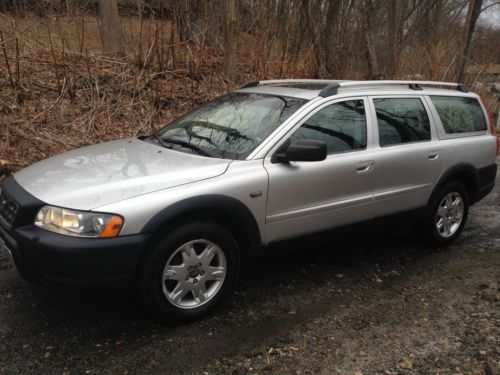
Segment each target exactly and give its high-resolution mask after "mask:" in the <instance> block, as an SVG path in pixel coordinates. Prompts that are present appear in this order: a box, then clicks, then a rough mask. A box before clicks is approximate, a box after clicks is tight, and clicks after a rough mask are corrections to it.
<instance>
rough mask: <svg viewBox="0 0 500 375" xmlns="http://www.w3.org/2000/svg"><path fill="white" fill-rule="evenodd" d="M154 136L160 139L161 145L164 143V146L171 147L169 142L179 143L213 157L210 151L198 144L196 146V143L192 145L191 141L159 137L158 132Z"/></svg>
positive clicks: (200, 153)
mask: <svg viewBox="0 0 500 375" xmlns="http://www.w3.org/2000/svg"><path fill="white" fill-rule="evenodd" d="M153 137H154V138H155V139H156V140H157V141H158V143H159V144H160V145H162V146H163V147H166V148H171V147H168V146H167V144H169V143H170V144H173V145H178V146H181V147H184V148H188V149H190V150H192V151H194V152H196V153H198V154H199V155H202V156H208V157H212V155H210V154H209V153H208V152H206V151H204V150H202V149H201V148H199V147H198V146H195V145H192V144H191V143H189V142H186V141H181V140H178V139H172V138H161V137H159V136H158V135H157V134H153Z"/></svg>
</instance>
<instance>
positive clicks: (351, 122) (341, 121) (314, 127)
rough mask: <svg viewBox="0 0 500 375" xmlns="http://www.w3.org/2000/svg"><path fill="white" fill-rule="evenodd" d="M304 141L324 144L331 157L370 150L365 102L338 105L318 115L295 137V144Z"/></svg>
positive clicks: (303, 126) (296, 133)
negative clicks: (367, 143) (340, 153)
mask: <svg viewBox="0 0 500 375" xmlns="http://www.w3.org/2000/svg"><path fill="white" fill-rule="evenodd" d="M300 139H317V140H321V141H324V142H325V143H326V145H327V147H328V153H329V154H332V153H336V152H343V151H351V150H359V149H364V148H366V117H365V106H364V103H363V100H350V101H346V102H341V103H335V104H332V105H330V106H328V107H325V108H323V109H321V110H320V111H318V112H316V113H315V114H314V115H313V116H311V117H310V118H309V119H307V120H306V122H305V123H304V124H302V126H301V127H300V128H299V129H297V130H296V131H295V133H294V134H293V135H292V137H291V141H292V142H296V141H298V140H300Z"/></svg>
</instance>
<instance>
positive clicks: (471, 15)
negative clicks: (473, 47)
mask: <svg viewBox="0 0 500 375" xmlns="http://www.w3.org/2000/svg"><path fill="white" fill-rule="evenodd" d="M482 5H483V0H469V7H468V8H467V17H466V19H465V27H464V40H465V43H464V47H463V49H462V51H460V59H458V63H459V64H460V68H459V70H458V74H457V82H463V80H464V78H465V66H466V64H467V61H466V57H468V56H467V55H468V54H469V49H470V43H471V40H472V34H474V29H475V28H476V22H477V19H478V18H479V14H480V13H481V7H482Z"/></svg>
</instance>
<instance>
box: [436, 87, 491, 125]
mask: <svg viewBox="0 0 500 375" xmlns="http://www.w3.org/2000/svg"><path fill="white" fill-rule="evenodd" d="M431 100H432V102H433V103H434V106H435V107H436V109H437V111H438V113H439V117H440V118H441V123H442V124H443V128H444V131H445V132H446V133H449V134H453V133H466V132H477V131H484V130H486V119H485V117H484V113H483V109H482V108H481V106H480V104H479V102H478V101H477V100H476V99H474V98H457V97H449V96H431Z"/></svg>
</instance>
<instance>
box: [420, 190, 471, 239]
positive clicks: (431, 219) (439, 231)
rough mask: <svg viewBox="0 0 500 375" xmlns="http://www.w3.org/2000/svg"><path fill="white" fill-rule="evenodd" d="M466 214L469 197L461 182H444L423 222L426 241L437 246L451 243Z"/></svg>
mask: <svg viewBox="0 0 500 375" xmlns="http://www.w3.org/2000/svg"><path fill="white" fill-rule="evenodd" d="M468 214H469V198H468V195H467V191H466V190H465V187H464V186H463V184H461V183H459V182H450V183H448V184H446V185H445V186H443V187H442V188H441V189H440V190H439V192H438V193H437V194H436V196H435V198H434V199H433V202H431V206H430V209H429V213H428V215H427V218H426V221H425V223H424V229H425V233H424V234H425V237H426V239H427V241H428V242H429V243H430V244H431V245H433V246H437V247H442V246H447V245H449V244H451V243H452V242H453V241H454V240H455V239H456V238H457V237H458V236H459V234H460V232H461V231H462V229H463V227H464V225H465V222H466V221H467V216H468Z"/></svg>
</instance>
